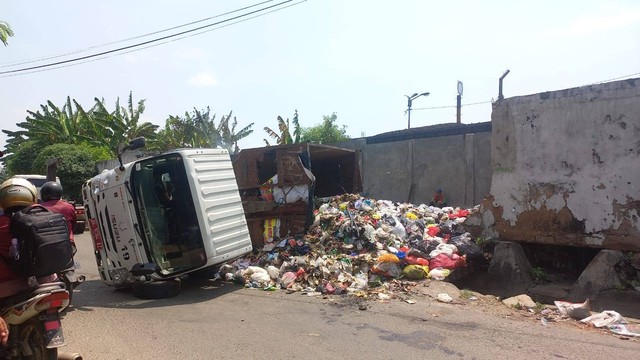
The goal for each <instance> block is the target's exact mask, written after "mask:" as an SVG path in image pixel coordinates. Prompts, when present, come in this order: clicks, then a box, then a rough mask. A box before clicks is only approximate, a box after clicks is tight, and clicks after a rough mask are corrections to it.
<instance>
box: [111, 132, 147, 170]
mask: <svg viewBox="0 0 640 360" xmlns="http://www.w3.org/2000/svg"><path fill="white" fill-rule="evenodd" d="M146 144H147V142H146V140H145V139H144V136H140V137H137V138H135V139H133V140H131V141H129V144H127V146H125V147H123V148H122V150H120V151H119V152H118V162H119V163H120V171H124V165H122V154H124V152H125V151H127V150H137V149H140V148H141V147H144V146H145V145H146Z"/></svg>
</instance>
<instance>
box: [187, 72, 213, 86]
mask: <svg viewBox="0 0 640 360" xmlns="http://www.w3.org/2000/svg"><path fill="white" fill-rule="evenodd" d="M188 83H189V84H191V85H194V86H216V85H218V84H219V82H218V79H217V78H216V76H215V74H213V73H212V72H200V73H197V74H195V75H194V76H192V77H191V78H189V80H188Z"/></svg>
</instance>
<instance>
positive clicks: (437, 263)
mask: <svg viewBox="0 0 640 360" xmlns="http://www.w3.org/2000/svg"><path fill="white" fill-rule="evenodd" d="M429 265H430V268H432V269H435V268H439V267H441V268H444V269H455V268H459V267H465V266H467V261H466V260H465V258H464V257H463V256H459V255H457V254H454V256H453V257H452V258H450V257H448V256H447V255H446V254H438V256H436V257H434V258H433V259H431V260H430V261H429Z"/></svg>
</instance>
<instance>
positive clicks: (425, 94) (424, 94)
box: [420, 92, 429, 96]
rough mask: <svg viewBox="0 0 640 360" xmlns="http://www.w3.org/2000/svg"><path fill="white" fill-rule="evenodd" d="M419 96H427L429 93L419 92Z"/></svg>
mask: <svg viewBox="0 0 640 360" xmlns="http://www.w3.org/2000/svg"><path fill="white" fill-rule="evenodd" d="M420 96H429V93H428V92H426V93H422V94H420Z"/></svg>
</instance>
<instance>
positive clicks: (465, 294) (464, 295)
mask: <svg viewBox="0 0 640 360" xmlns="http://www.w3.org/2000/svg"><path fill="white" fill-rule="evenodd" d="M472 296H475V295H473V291H471V290H469V289H463V290H461V291H460V297H461V298H463V299H467V300H468V299H469V298H471V297H472Z"/></svg>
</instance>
